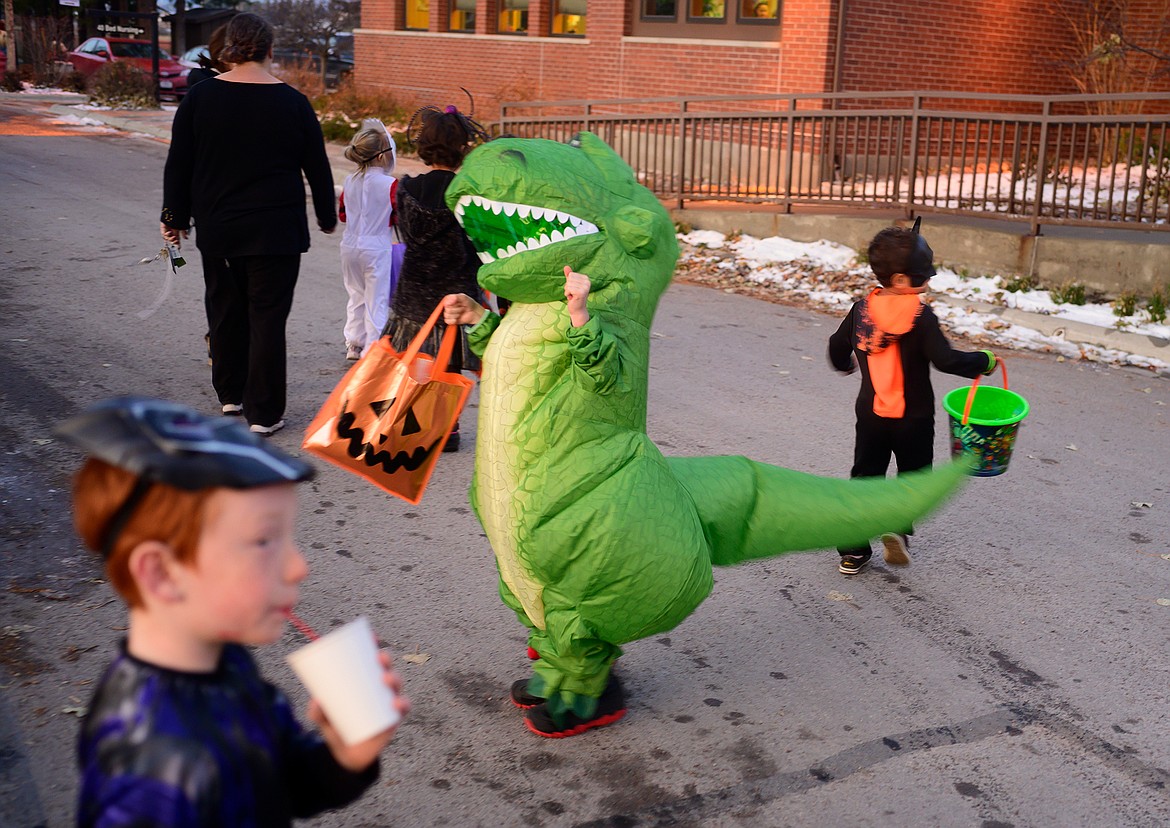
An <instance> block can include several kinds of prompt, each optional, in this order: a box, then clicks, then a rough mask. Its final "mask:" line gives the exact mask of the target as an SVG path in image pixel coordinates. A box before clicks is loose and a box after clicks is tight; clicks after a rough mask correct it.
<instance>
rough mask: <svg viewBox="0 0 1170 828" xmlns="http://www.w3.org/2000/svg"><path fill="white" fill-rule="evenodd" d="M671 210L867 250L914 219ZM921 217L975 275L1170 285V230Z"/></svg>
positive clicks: (1141, 291)
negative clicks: (1034, 226) (1038, 229)
mask: <svg viewBox="0 0 1170 828" xmlns="http://www.w3.org/2000/svg"><path fill="white" fill-rule="evenodd" d="M671 215H672V216H673V218H674V220H675V221H678V222H683V223H685V224H688V225H690V226H691V227H693V228H695V229H696V230H717V231H719V232H721V233H730V232H732V231H739V232H742V233H747V234H748V235H752V236H756V237H759V238H766V237H768V236H783V237H784V238H789V239H793V240H795V241H801V242H813V241H818V240H820V239H827V240H829V241H832V242H836V243H838V244H844V245H848V246H849V247H852V248H854V249H856V250H864V249H865V247H866V246H867V245H868V244H869V240H870V239H871V238H873V236H874V234H875V233H877V232H878V231H879V230H881V229H882V228H883V227H888V226H889V225H891V224H901V225H903V226H905V225H908V222H906V221H905V219H904V216H903V214H902V213H900V212H891V211H873V212H866V213H858V214H852V215H835V214H830V213H827V212H801V213H782V212H778V211H770V210H762V209H760V208H759V207H758V206H754V207H748V206H739V205H733V206H721V207H718V208H716V207H687V208H684V209H673V210H671ZM922 221H923V233H924V234H925V235H926V237H927V239H929V241H930V246H931V247H932V248H933V249H934V252H935V260H936V263H937V262H942V263H944V264H946V265H948V266H950V267H951V268H954V269H959V268H965V269H966V270H967V271H968V272H970V273H971V274H988V275H991V274H1001V275H1005V276H1007V275H1028V274H1030V273H1031V274H1034V275H1035V276H1036V277H1037V278H1038V279H1039V281H1040V284H1041V285H1042V286H1045V287H1058V286H1060V285H1063V284H1065V283H1068V282H1080V283H1082V284H1084V285H1085V287H1087V288H1089V289H1090V290H1095V291H1101V292H1103V293H1105V294H1106V295H1107V296H1109V297H1114V296H1116V295H1117V294H1118V293H1121V292H1122V291H1132V292H1135V293H1137V294H1138V295H1139V296H1148V295H1149V294H1150V293H1151V292H1152V291H1153V290H1154V289H1160V290H1166V289H1168V288H1170V232H1164V231H1163V232H1159V231H1146V232H1139V231H1127V230H1112V229H1110V230H1097V229H1095V228H1083V227H1075V228H1074V227H1047V228H1043V229H1042V235H1041V236H1040V237H1039V238H1033V237H1032V236H1029V235H1027V233H1026V232H1023V231H1021V228H1020V226H1019V225H1016V224H1008V223H1006V222H999V221H995V220H992V219H984V220H970V219H961V218H957V217H954V216H949V215H929V214H927V215H924V216H923V219H922Z"/></svg>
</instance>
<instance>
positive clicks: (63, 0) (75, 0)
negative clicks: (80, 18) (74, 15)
mask: <svg viewBox="0 0 1170 828" xmlns="http://www.w3.org/2000/svg"><path fill="white" fill-rule="evenodd" d="M57 5H58V6H74V7H78V8H79V7H80V6H81V0H57Z"/></svg>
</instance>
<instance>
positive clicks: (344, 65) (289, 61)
mask: <svg viewBox="0 0 1170 828" xmlns="http://www.w3.org/2000/svg"><path fill="white" fill-rule="evenodd" d="M272 66H273V68H274V69H280V68H281V66H303V67H306V68H310V69H312V70H313V71H315V72H320V71H321V56H320V54H319V53H317V52H310V51H308V50H304V49H293V48H288V47H283V48H282V47H281V46H279V45H277V47H276V48H275V49H274V50H273V52H272ZM351 72H353V35H352V34H350V33H349V32H343V33H340V34H337V35H334V36H333V37H331V38H329V53H328V56H327V57H326V59H325V83H326V85H328V86H336V85H337V84H338V83H340V82H341V79H342V78H344V77H346V76H347V75H349V74H350V73H351Z"/></svg>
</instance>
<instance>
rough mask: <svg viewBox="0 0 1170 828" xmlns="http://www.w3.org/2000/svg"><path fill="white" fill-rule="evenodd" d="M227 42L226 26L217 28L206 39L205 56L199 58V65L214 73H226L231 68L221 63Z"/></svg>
mask: <svg viewBox="0 0 1170 828" xmlns="http://www.w3.org/2000/svg"><path fill="white" fill-rule="evenodd" d="M226 41H227V24H226V23H224V24H223V25H222V26H218V27H217V28H216V30H215V31H214V32H212V33H211V37H209V38H208V39H207V54H206V55H200V56H199V65H200V66H202V67H203V68H204V69H211V70H213V71H215V72H226V71H227V70H228V69H230V68H231V67H230V66H228V65H227V64H226V63H224V62H223V47H224V44H225V42H226Z"/></svg>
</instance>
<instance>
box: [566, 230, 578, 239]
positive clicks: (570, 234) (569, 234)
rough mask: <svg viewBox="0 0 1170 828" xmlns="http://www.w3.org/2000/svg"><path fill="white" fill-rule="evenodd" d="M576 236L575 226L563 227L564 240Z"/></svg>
mask: <svg viewBox="0 0 1170 828" xmlns="http://www.w3.org/2000/svg"><path fill="white" fill-rule="evenodd" d="M576 236H577V230H576V228H573V227H566V228H565V232H564V238H565V240H568V239H572V238H576Z"/></svg>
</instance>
